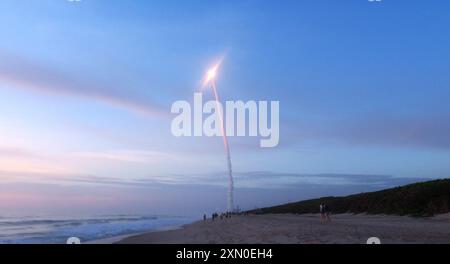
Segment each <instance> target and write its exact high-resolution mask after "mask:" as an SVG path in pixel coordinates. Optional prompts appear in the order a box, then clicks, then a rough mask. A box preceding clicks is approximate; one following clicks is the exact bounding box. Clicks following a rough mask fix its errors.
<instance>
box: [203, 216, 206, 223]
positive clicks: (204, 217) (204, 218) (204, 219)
mask: <svg viewBox="0 0 450 264" xmlns="http://www.w3.org/2000/svg"><path fill="white" fill-rule="evenodd" d="M204 221H206V214H204V215H203V222H204Z"/></svg>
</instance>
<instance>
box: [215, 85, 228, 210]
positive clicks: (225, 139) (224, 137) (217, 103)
mask: <svg viewBox="0 0 450 264" xmlns="http://www.w3.org/2000/svg"><path fill="white" fill-rule="evenodd" d="M211 83H212V88H213V91H214V97H215V98H216V105H217V111H219V118H220V129H221V132H222V138H223V144H224V146H225V151H226V153H227V167H228V200H227V201H228V211H230V212H232V211H234V201H233V192H234V181H233V166H232V163H231V152H230V145H229V144H228V137H227V134H226V133H225V124H224V120H223V113H222V107H221V106H220V98H219V93H218V92H217V87H216V82H215V80H212V82H211Z"/></svg>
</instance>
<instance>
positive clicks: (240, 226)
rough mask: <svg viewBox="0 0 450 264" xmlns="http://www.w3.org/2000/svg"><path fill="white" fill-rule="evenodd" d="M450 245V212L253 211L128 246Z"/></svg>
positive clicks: (131, 241) (136, 238)
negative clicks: (323, 215) (373, 240)
mask: <svg viewBox="0 0 450 264" xmlns="http://www.w3.org/2000/svg"><path fill="white" fill-rule="evenodd" d="M369 237H378V238H380V240H381V242H382V243H389V244H391V243H394V244H395V243H426V244H428V243H431V244H433V243H447V244H448V243H450V215H448V214H447V215H441V216H437V217H433V218H413V217H402V216H386V215H352V214H341V215H334V216H332V221H331V222H328V223H321V221H320V217H319V216H318V215H248V216H234V217H233V218H229V219H223V220H220V219H219V220H217V219H216V220H215V221H212V220H211V219H208V220H207V221H205V222H204V221H199V222H196V223H193V224H189V225H185V226H183V227H182V228H180V229H177V230H169V231H160V232H149V233H145V234H141V235H135V236H130V237H127V238H124V239H122V240H120V241H119V242H117V243H123V244H271V243H275V244H362V243H366V242H367V239H368V238H369Z"/></svg>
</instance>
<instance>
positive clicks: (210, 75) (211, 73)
mask: <svg viewBox="0 0 450 264" xmlns="http://www.w3.org/2000/svg"><path fill="white" fill-rule="evenodd" d="M218 66H219V65H216V66H214V67H213V68H211V69H210V70H209V71H208V72H207V73H206V82H210V81H212V80H214V79H215V78H216V76H217V70H218V68H219V67H218Z"/></svg>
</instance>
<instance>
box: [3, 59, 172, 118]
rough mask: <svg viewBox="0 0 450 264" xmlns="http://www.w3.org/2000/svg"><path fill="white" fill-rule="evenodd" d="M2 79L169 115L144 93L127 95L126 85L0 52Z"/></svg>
mask: <svg viewBox="0 0 450 264" xmlns="http://www.w3.org/2000/svg"><path fill="white" fill-rule="evenodd" d="M0 82H3V83H7V84H12V85H13V86H14V87H17V88H20V89H26V90H33V91H38V92H43V93H49V94H53V95H62V96H72V97H79V98H83V99H88V100H96V101H99V102H102V103H105V104H108V105H111V106H114V107H119V108H123V109H127V110H129V111H133V112H136V113H139V114H143V115H145V116H158V117H159V116H162V117H166V116H167V117H168V116H170V113H169V112H168V110H167V109H164V108H162V107H160V106H157V105H155V104H152V103H150V102H149V101H148V100H146V99H144V98H142V96H139V95H134V94H126V93H125V92H123V91H126V90H129V89H127V87H112V86H111V85H106V84H104V83H99V82H95V81H92V80H84V79H82V78H76V77H75V76H71V75H70V74H66V73H64V72H62V71H60V70H56V69H52V68H50V67H47V66H45V65H44V64H43V63H41V62H38V61H32V60H29V59H26V58H22V57H18V56H12V55H9V54H6V53H5V52H1V51H0Z"/></svg>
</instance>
